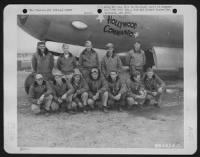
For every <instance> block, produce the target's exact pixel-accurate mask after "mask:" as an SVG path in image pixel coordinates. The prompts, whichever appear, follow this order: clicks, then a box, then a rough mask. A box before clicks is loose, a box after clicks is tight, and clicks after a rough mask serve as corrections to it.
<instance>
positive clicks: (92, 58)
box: [79, 41, 99, 78]
mask: <svg viewBox="0 0 200 157" xmlns="http://www.w3.org/2000/svg"><path fill="white" fill-rule="evenodd" d="M85 47H86V49H84V50H83V52H82V53H81V54H80V58H79V66H80V71H81V73H82V74H83V77H84V78H88V77H89V73H90V70H91V68H93V67H98V68H99V57H98V54H97V52H96V51H95V50H94V49H93V48H92V42H91V41H86V42H85Z"/></svg>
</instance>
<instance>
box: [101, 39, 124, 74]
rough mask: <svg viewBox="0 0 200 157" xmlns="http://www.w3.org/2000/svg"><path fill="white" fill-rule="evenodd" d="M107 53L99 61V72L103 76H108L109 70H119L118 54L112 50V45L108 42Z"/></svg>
mask: <svg viewBox="0 0 200 157" xmlns="http://www.w3.org/2000/svg"><path fill="white" fill-rule="evenodd" d="M106 48H107V53H106V55H105V56H104V57H103V59H102V61H101V72H102V74H103V75H104V77H105V78H107V77H108V75H109V74H110V72H111V71H116V72H117V73H118V74H120V72H121V67H122V62H121V59H120V58H119V56H118V55H117V54H116V53H115V51H114V45H113V44H112V43H108V44H107V45H106Z"/></svg>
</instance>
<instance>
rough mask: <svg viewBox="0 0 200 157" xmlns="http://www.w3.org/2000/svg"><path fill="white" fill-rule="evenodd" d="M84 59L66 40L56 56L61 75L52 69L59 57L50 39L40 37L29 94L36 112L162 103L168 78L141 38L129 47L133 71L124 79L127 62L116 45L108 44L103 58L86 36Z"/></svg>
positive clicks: (33, 59) (128, 57) (70, 111)
mask: <svg viewBox="0 0 200 157" xmlns="http://www.w3.org/2000/svg"><path fill="white" fill-rule="evenodd" d="M85 47H86V48H85V49H84V50H83V52H82V53H81V54H80V57H79V60H77V59H76V57H75V56H74V55H73V54H72V53H70V51H69V45H67V44H63V45H62V49H63V53H62V55H60V56H59V57H58V59H57V63H56V68H57V70H59V71H60V74H59V75H53V73H52V71H53V68H54V57H53V55H52V54H51V53H50V52H49V50H48V49H47V48H46V44H45V42H43V41H42V42H38V44H37V52H36V53H35V54H34V55H33V57H32V69H33V72H34V81H33V83H32V84H31V86H30V88H29V91H28V95H29V100H30V103H31V109H32V111H33V112H34V113H35V114H39V113H46V114H49V113H51V112H58V111H63V112H69V113H76V112H84V113H87V112H88V111H89V110H94V109H100V110H102V111H103V112H105V113H107V112H109V110H111V109H114V108H115V109H118V110H119V111H123V110H124V109H130V108H132V107H133V106H138V107H142V106H144V105H149V104H153V105H154V106H156V107H159V106H160V102H161V97H162V95H163V92H164V90H165V83H164V82H163V81H162V80H161V79H160V77H159V76H158V75H156V74H155V73H154V71H153V68H152V66H149V67H146V68H145V67H144V66H145V63H146V59H145V55H144V51H143V50H142V49H141V43H140V41H136V42H135V43H134V44H133V49H131V50H130V51H129V52H128V56H127V62H128V64H129V68H130V70H129V71H130V72H129V74H130V77H129V78H128V79H127V80H122V78H121V75H120V73H121V71H122V62H121V59H120V57H119V56H118V55H117V54H116V52H115V49H114V45H113V44H112V43H108V44H107V45H106V50H107V53H106V55H105V56H104V57H103V59H102V60H101V62H100V61H99V57H98V54H97V52H96V51H95V50H94V49H93V46H92V42H91V41H86V42H85Z"/></svg>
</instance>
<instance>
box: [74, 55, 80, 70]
mask: <svg viewBox="0 0 200 157" xmlns="http://www.w3.org/2000/svg"><path fill="white" fill-rule="evenodd" d="M73 66H74V68H78V67H79V64H78V62H77V60H76V57H74V56H73Z"/></svg>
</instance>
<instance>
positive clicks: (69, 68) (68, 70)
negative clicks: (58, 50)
mask: <svg viewBox="0 0 200 157" xmlns="http://www.w3.org/2000/svg"><path fill="white" fill-rule="evenodd" d="M62 49H63V52H64V53H63V54H62V55H61V56H60V57H59V58H58V60H57V69H58V70H60V71H61V72H62V74H63V75H65V76H66V78H67V79H69V80H70V79H71V78H72V76H73V71H74V69H75V68H77V67H78V63H77V61H76V58H75V57H74V56H73V54H72V53H70V52H69V45H67V44H63V45H62Z"/></svg>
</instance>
